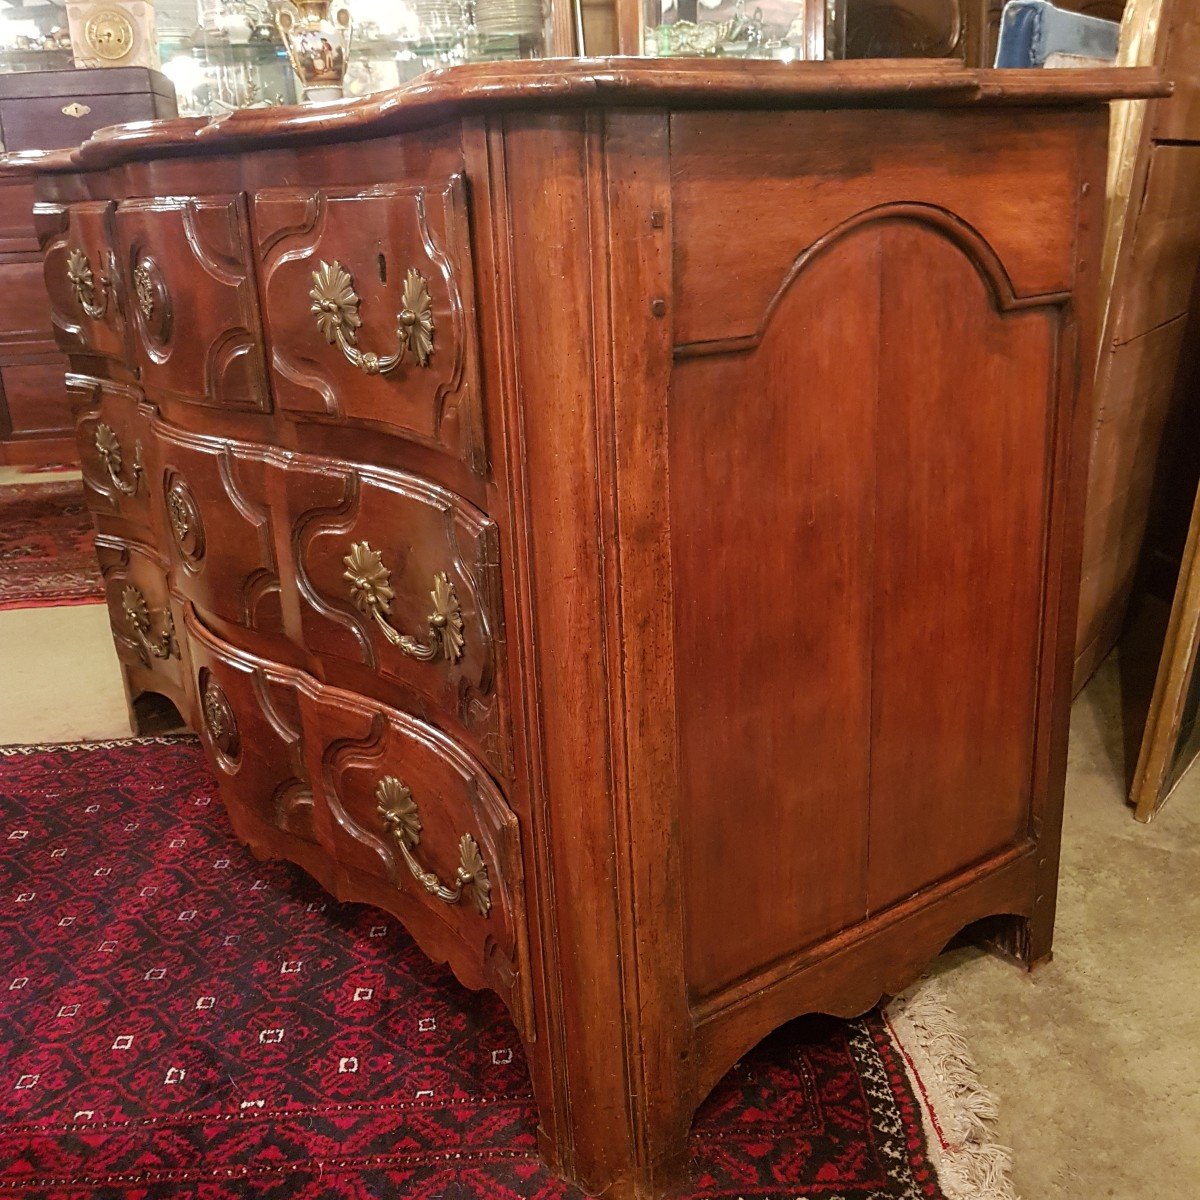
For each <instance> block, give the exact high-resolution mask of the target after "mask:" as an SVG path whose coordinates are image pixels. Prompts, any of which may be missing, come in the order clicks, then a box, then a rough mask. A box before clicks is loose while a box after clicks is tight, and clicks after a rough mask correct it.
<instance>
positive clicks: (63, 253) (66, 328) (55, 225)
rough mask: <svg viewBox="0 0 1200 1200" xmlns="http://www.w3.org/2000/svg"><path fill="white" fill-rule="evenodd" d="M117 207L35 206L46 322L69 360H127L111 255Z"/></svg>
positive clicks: (117, 273) (120, 301) (121, 297)
mask: <svg viewBox="0 0 1200 1200" xmlns="http://www.w3.org/2000/svg"><path fill="white" fill-rule="evenodd" d="M115 208H116V205H115V204H114V203H113V202H112V201H106V200H97V201H88V202H86V203H81V204H72V205H71V206H70V207H69V208H66V207H64V206H62V205H58V204H39V205H38V206H37V207H36V208H35V210H34V223H35V224H36V226H37V230H38V236H39V238H40V240H41V242H42V255H43V260H44V263H45V278H46V290H47V292H48V293H49V296H50V319H51V321H52V323H53V325H54V336H55V338H56V339H57V341H58V344H59V346H60V347H61V348H62V350H63V351H65V352H66V353H68V354H96V355H100V356H101V357H104V358H111V359H116V360H118V361H120V362H122V363H124V362H125V359H126V346H125V311H124V305H125V297H124V295H123V293H122V281H121V278H120V267H119V264H118V262H117V257H116V254H115V252H114V250H113V238H112V232H113V231H112V218H113V211H114V209H115Z"/></svg>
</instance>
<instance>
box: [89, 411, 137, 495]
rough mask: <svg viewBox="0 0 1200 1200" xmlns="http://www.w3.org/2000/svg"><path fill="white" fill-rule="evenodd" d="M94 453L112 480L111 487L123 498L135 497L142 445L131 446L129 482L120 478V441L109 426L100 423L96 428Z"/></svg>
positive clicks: (122, 459) (121, 463)
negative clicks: (98, 456) (131, 457)
mask: <svg viewBox="0 0 1200 1200" xmlns="http://www.w3.org/2000/svg"><path fill="white" fill-rule="evenodd" d="M96 453H97V454H99V455H100V461H101V462H103V463H104V469H105V470H106V471H107V472H108V477H109V479H111V480H112V484H113V487H115V488H116V489H117V491H118V492H120V493H121V494H122V495H123V496H136V495H137V492H138V489H139V488H140V487H141V485H142V443H141V442H135V443H134V444H133V460H132V462H130V464H129V475H130V478H129V481H128V482H126V481H125V480H124V479H122V478H121V468H122V466H123V465H124V454H123V451H122V450H121V439H120V438H118V437H117V434H116V431H115V430H114V429H113V427H112V426H111V425H106V424H105V423H104V422H103V421H101V422H100V423H99V424H98V425H97V426H96Z"/></svg>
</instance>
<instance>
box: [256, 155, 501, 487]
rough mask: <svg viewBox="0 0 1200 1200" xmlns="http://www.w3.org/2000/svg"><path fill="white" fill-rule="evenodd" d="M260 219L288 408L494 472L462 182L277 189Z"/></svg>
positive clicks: (274, 360) (259, 208) (276, 379)
mask: <svg viewBox="0 0 1200 1200" xmlns="http://www.w3.org/2000/svg"><path fill="white" fill-rule="evenodd" d="M254 220H255V231H256V234H257V237H258V239H259V253H260V255H261V259H262V266H261V276H262V287H263V291H264V307H265V310H266V320H267V333H268V338H269V341H270V353H271V373H272V378H273V383H274V388H275V396H276V400H277V402H278V404H279V407H280V408H282V409H286V410H287V411H289V412H292V413H295V414H297V415H301V414H303V415H306V416H308V417H309V418H311V419H313V420H319V421H338V422H342V421H346V422H361V423H363V424H367V425H373V426H376V427H378V428H381V429H385V430H388V431H391V432H395V433H398V434H400V435H402V436H404V437H407V438H410V439H413V440H416V441H419V442H423V443H425V444H427V445H431V446H434V447H437V448H439V449H443V450H445V451H446V452H448V453H450V454H453V455H455V456H456V457H459V458H462V459H465V460H466V462H467V463H468V464H469V465H470V466H471V468H472V469H473V470H474V471H476V472H477V473H478V474H481V475H482V474H486V471H487V459H486V453H485V446H484V438H483V423H482V420H481V416H480V408H479V389H478V384H477V368H476V349H475V313H474V299H473V293H472V274H471V254H470V242H469V226H468V221H467V205H466V192H465V188H464V185H463V181H462V179H461V178H460V177H459V176H457V175H455V176H452V177H451V178H449V179H447V180H443V181H440V182H438V183H436V184H432V185H404V186H402V185H398V184H388V185H381V186H379V187H373V188H367V189H363V190H346V191H339V190H333V189H325V190H321V191H311V190H308V189H301V188H278V189H269V190H266V191H261V192H258V193H257V194H256V195H255V197H254Z"/></svg>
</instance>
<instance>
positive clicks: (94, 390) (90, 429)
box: [67, 375, 154, 536]
mask: <svg viewBox="0 0 1200 1200" xmlns="http://www.w3.org/2000/svg"><path fill="white" fill-rule="evenodd" d="M67 391H68V394H69V395H70V397H71V400H72V408H73V409H74V411H75V440H76V443H77V445H78V447H79V462H80V467H81V468H82V472H83V486H84V489H85V490H86V492H87V496H88V507H89V508H90V509H91V510H92V511H93V512H95V513H98V514H101V515H104V516H114V517H119V518H121V519H122V520H124V521H129V522H131V523H133V524H135V525H137V526H139V527H140V528H141V529H142V530H144V531H145V533H146V535H147V536H148V535H149V533H150V529H151V528H152V526H151V505H152V500H151V494H150V493H151V487H152V482H153V479H154V471H153V469H152V467H151V463H150V456H151V454H152V452H153V449H154V444H153V441H152V439H151V435H150V418H151V416H152V415H153V410H152V409H151V408H150V407H149V405H147V404H145V403H144V402H143V401H142V400H141V396H140V395H139V393H138V391H137V389H136V388H133V387H126V386H122V385H120V384H115V383H107V382H104V381H102V380H98V379H88V378H85V377H83V376H80V375H68V376H67Z"/></svg>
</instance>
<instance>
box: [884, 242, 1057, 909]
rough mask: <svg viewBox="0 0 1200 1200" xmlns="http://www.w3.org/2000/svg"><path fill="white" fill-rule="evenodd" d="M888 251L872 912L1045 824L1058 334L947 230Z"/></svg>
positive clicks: (1050, 317) (1040, 310) (1043, 314)
mask: <svg viewBox="0 0 1200 1200" xmlns="http://www.w3.org/2000/svg"><path fill="white" fill-rule="evenodd" d="M882 250H883V254H882V258H881V262H880V270H881V281H880V310H881V312H882V318H881V327H880V338H879V347H880V350H879V377H880V380H881V384H880V394H879V405H878V410H877V423H878V425H877V427H878V448H877V455H876V462H877V466H876V473H877V484H876V504H875V508H876V513H877V518H876V528H875V554H874V560H875V561H874V593H875V602H874V613H873V617H872V625H873V628H874V639H873V640H874V647H873V657H872V736H871V840H870V854H869V857H870V864H871V867H870V907H871V910H872V911H875V910H877V909H879V908H882V907H884V906H886V905H887V904H889V903H891V902H892V901H895V900H899V899H901V898H903V897H905V896H907V895H910V894H911V893H913V892H915V891H917V890H919V889H920V888H921V887H923V886H925V885H927V884H930V883H933V882H935V881H936V880H938V879H940V878H942V877H944V876H947V875H950V874H951V873H953V872H954V871H956V870H959V869H961V868H963V867H966V866H968V865H969V864H971V863H973V862H975V861H977V860H980V859H983V858H985V857H987V856H988V855H990V854H992V853H994V852H996V851H999V850H1001V849H1002V848H1003V847H1005V846H1006V845H1008V844H1010V843H1012V842H1014V841H1016V840H1018V839H1019V838H1020V837H1022V836H1023V835H1024V832H1025V830H1026V828H1027V825H1028V818H1029V802H1030V788H1031V786H1032V776H1033V733H1034V707H1035V687H1036V682H1037V674H1038V639H1039V634H1040V629H1041V589H1042V573H1043V563H1044V556H1045V551H1044V537H1043V521H1044V519H1045V513H1046V506H1047V473H1048V460H1049V438H1050V433H1051V422H1052V418H1053V412H1054V399H1055V395H1056V391H1057V378H1056V376H1057V372H1056V362H1057V358H1056V353H1055V350H1056V338H1057V329H1058V310H1057V309H1053V308H1045V307H1034V308H1023V309H1022V308H1015V309H1012V310H1011V311H1008V312H1003V311H999V309H998V306H997V301H996V296H995V289H994V287H993V284H992V283H991V282H988V281H985V278H984V275H985V273H989V272H991V273H992V277H993V279H996V280H997V281H998V282H999V275H998V271H997V269H996V268H995V267H990V266H989V264H988V262H987V261H986V259H985V260H984V261H980V260H979V255H980V253H981V250H980V248H970V247H966V246H964V245H962V244H956V242H955V241H954V240H952V239H951V238H950V237H948V236H946V234H945V233H944V232H943V231H942V230H940V229H936V228H933V227H930V226H928V225H921V224H916V223H910V222H901V221H893V222H888V223H887V224H886V226H884V235H883V243H882ZM1000 286H1001V287H1003V286H1004V285H1003V283H1000Z"/></svg>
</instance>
